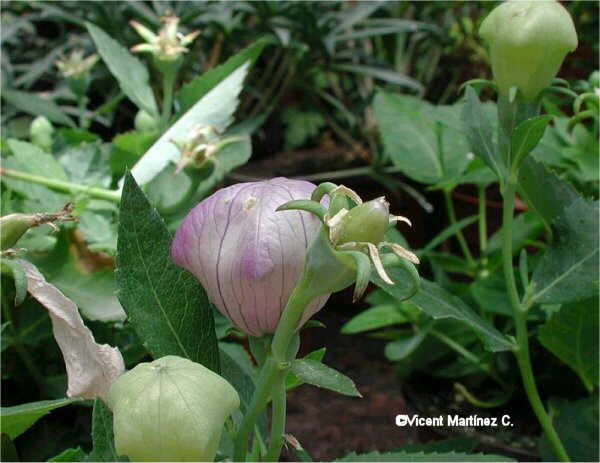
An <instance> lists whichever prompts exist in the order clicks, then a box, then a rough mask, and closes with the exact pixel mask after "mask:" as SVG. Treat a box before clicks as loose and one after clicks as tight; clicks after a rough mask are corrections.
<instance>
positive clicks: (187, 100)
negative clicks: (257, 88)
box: [175, 39, 267, 116]
mask: <svg viewBox="0 0 600 463" xmlns="http://www.w3.org/2000/svg"><path fill="white" fill-rule="evenodd" d="M266 45H267V40H264V39H259V40H257V41H256V42H254V43H253V44H252V45H249V46H248V47H246V48H244V49H243V50H242V51H240V52H239V53H237V54H236V55H235V56H232V57H231V58H229V59H228V60H227V61H226V62H225V63H223V64H221V65H219V66H217V67H215V68H213V69H210V70H209V71H207V72H206V73H204V74H202V75H201V76H198V77H196V78H195V79H194V80H192V81H191V82H189V83H187V84H185V85H183V86H182V87H181V89H180V90H179V92H177V95H176V96H175V99H176V100H177V102H178V103H179V105H180V106H181V109H180V110H179V116H181V115H183V114H184V113H185V112H186V111H187V110H188V109H190V108H191V107H192V106H194V104H196V102H198V101H199V100H200V98H202V97H204V95H206V94H207V93H208V92H209V91H210V90H212V89H213V88H214V87H216V86H217V84H219V83H220V82H221V81H222V80H223V79H224V78H225V77H227V76H228V75H230V74H231V73H232V72H233V71H234V70H236V69H237V68H239V67H240V66H241V65H242V64H244V63H246V62H247V61H250V66H252V64H253V63H254V62H255V61H256V60H257V59H258V57H259V56H260V54H261V52H262V50H263V48H264V47H265V46H266Z"/></svg>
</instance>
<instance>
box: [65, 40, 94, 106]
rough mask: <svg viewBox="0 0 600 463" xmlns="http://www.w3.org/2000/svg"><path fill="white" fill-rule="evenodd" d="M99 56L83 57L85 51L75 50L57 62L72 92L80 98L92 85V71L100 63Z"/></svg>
mask: <svg viewBox="0 0 600 463" xmlns="http://www.w3.org/2000/svg"><path fill="white" fill-rule="evenodd" d="M98 59H99V57H98V55H96V54H95V53H92V54H91V55H90V56H88V57H87V58H84V57H83V50H73V51H72V52H71V54H70V55H69V56H63V57H62V58H61V59H59V60H57V61H56V67H57V68H58V70H59V71H60V72H61V74H62V75H63V77H65V78H66V79H67V84H68V85H69V88H70V89H71V91H72V92H73V93H74V94H75V95H77V96H78V97H82V96H84V95H85V94H86V93H87V89H88V87H89V84H90V70H91V69H92V67H94V65H95V64H96V63H97V62H98Z"/></svg>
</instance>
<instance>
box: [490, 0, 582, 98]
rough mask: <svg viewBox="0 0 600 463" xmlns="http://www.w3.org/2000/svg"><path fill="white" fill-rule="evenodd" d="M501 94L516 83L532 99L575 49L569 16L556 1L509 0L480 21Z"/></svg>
mask: <svg viewBox="0 0 600 463" xmlns="http://www.w3.org/2000/svg"><path fill="white" fill-rule="evenodd" d="M479 34H480V35H481V37H482V38H483V39H484V40H485V41H486V42H487V44H488V46H489V51H490V58H491V62H492V72H493V74H494V79H495V80H496V83H497V84H498V88H499V91H500V93H502V94H505V95H506V94H508V91H509V90H510V88H511V87H513V86H516V87H517V88H518V89H519V90H520V91H521V92H522V94H523V96H524V97H525V98H527V99H533V98H535V96H536V95H537V94H538V93H539V92H540V91H541V90H542V89H544V88H545V87H547V86H548V85H550V84H551V82H552V79H554V77H555V76H556V73H557V72H558V70H559V68H560V66H561V64H562V62H563V60H564V58H565V56H566V54H567V53H568V52H571V51H573V50H575V48H577V33H576V31H575V26H574V25H573V20H572V19H571V16H570V15H569V13H568V12H567V10H565V8H564V7H563V6H562V5H561V4H560V3H558V2H556V1H554V0H552V1H533V2H525V1H515V0H512V1H508V2H505V3H503V4H502V5H500V6H498V7H497V8H496V9H494V10H493V11H492V12H491V13H490V14H489V16H488V17H487V18H485V20H484V21H483V23H482V24H481V28H480V29H479Z"/></svg>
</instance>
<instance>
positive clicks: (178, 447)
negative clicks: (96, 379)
mask: <svg viewBox="0 0 600 463" xmlns="http://www.w3.org/2000/svg"><path fill="white" fill-rule="evenodd" d="M108 404H109V407H110V408H111V410H112V411H113V417H114V426H113V430H114V436H115V449H116V451H117V453H118V454H119V455H127V456H128V457H129V458H130V459H131V460H133V461H213V459H214V457H215V454H216V452H217V448H218V446H219V441H220V439H221V433H222V431H223V425H224V423H225V420H226V419H227V417H228V416H229V415H231V414H232V413H233V412H234V411H235V410H237V408H238V407H239V405H240V399H239V396H238V393H237V392H236V390H235V389H234V388H233V387H232V386H231V384H229V383H228V382H227V381H226V380H225V379H223V378H221V377H220V376H219V375H218V374H216V373H214V372H213V371H211V370H209V369H208V368H206V367H204V366H202V365H200V364H198V363H194V362H192V361H191V360H187V359H184V358H181V357H176V356H171V355H170V356H167V357H163V358H161V359H158V360H155V361H154V362H151V363H140V364H139V365H137V366H136V367H135V368H134V369H133V370H131V371H128V372H127V373H125V374H123V375H121V376H120V377H119V378H118V379H117V380H116V381H115V382H114V383H113V384H112V386H111V388H110V391H109V393H108Z"/></svg>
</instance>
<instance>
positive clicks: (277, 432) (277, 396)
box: [265, 374, 287, 461]
mask: <svg viewBox="0 0 600 463" xmlns="http://www.w3.org/2000/svg"><path fill="white" fill-rule="evenodd" d="M285 376H286V375H285V374H283V375H281V377H280V378H279V379H278V381H276V384H275V385H274V387H273V402H272V408H273V413H272V415H271V441H270V443H269V450H268V451H267V456H266V457H265V461H278V460H279V455H281V448H282V447H283V435H284V433H285V413H286V395H287V390H286V385H285Z"/></svg>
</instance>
